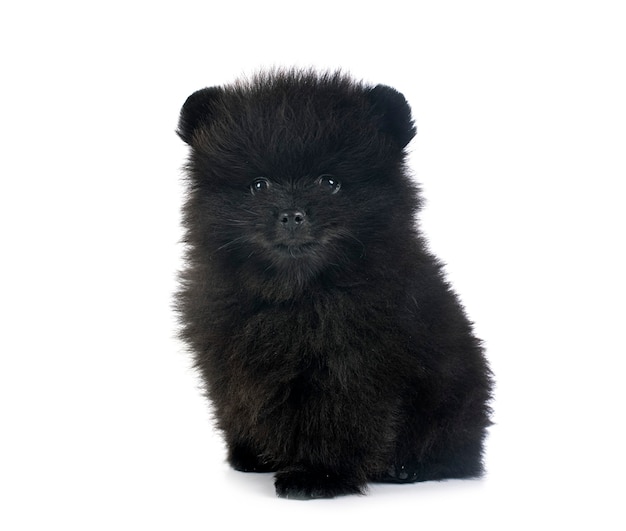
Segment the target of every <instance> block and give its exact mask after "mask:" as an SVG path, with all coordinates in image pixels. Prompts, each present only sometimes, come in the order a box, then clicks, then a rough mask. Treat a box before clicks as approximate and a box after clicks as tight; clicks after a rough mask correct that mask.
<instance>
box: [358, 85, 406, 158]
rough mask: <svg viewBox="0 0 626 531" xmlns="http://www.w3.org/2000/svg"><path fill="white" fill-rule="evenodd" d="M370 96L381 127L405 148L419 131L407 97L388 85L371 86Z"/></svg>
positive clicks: (401, 147)
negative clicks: (414, 122) (412, 116)
mask: <svg viewBox="0 0 626 531" xmlns="http://www.w3.org/2000/svg"><path fill="white" fill-rule="evenodd" d="M368 96H369V98H370V101H371V102H372V107H373V110H374V116H375V117H376V120H377V121H378V124H379V127H380V129H381V130H382V131H383V132H385V133H386V134H388V135H389V136H391V138H393V139H394V140H395V142H396V143H397V144H398V146H399V147H400V149H403V148H404V147H405V146H406V145H407V144H408V143H409V142H410V141H411V139H412V138H413V137H414V136H415V133H416V132H417V129H416V128H415V125H414V124H413V119H412V118H411V107H409V104H408V103H407V101H406V99H405V97H404V96H403V95H402V94H401V93H400V92H398V91H397V90H395V89H393V88H391V87H388V86H386V85H376V86H375V87H373V88H371V89H370V90H369V93H368Z"/></svg>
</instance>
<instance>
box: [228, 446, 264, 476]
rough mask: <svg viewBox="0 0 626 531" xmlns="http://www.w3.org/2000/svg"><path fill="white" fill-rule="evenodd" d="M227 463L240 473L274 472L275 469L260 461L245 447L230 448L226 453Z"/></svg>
mask: <svg viewBox="0 0 626 531" xmlns="http://www.w3.org/2000/svg"><path fill="white" fill-rule="evenodd" d="M228 462H229V463H230V466H232V467H233V468H234V469H235V470H239V471H240V472H275V471H276V467H275V466H274V465H273V464H272V463H270V462H267V461H264V460H262V459H261V458H260V457H259V456H258V455H257V454H256V453H255V452H252V451H251V450H250V449H249V448H247V447H245V446H232V447H231V448H230V450H229V452H228Z"/></svg>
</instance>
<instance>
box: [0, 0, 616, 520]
mask: <svg viewBox="0 0 626 531" xmlns="http://www.w3.org/2000/svg"><path fill="white" fill-rule="evenodd" d="M621 4H622V3H621V2H606V1H601V0H594V1H588V2H581V1H567V2H565V1H563V2H557V1H550V0H544V1H525V2H502V1H493V2H486V1H474V2H467V1H458V2H449V1H438V2H424V3H422V2H399V1H394V0H387V1H385V2H370V1H368V0H360V1H358V2H356V1H355V2H341V1H339V0H335V1H326V0H319V1H317V2H307V3H297V2H293V1H291V2H278V1H270V0H266V1H262V2H236V1H232V2H226V1H222V2H211V1H204V2H187V1H181V0H179V1H177V2H168V3H166V2H159V1H155V2H133V1H130V0H127V1H124V2H116V1H112V2H108V3H93V2H69V1H55V2H43V1H40V2H37V1H35V2H27V1H24V2H19V6H18V2H11V1H8V2H4V3H3V4H2V7H1V8H0V54H1V59H2V60H1V62H0V74H1V76H0V77H1V78H2V80H1V81H0V94H1V97H0V128H1V129H0V135H1V136H0V151H1V155H0V249H1V250H2V257H1V258H0V268H1V275H0V283H1V285H0V289H1V292H0V305H1V307H0V310H1V312H2V313H1V316H0V317H1V321H0V325H1V336H0V354H1V358H0V360H1V361H0V363H1V367H0V408H1V411H0V413H1V417H0V528H2V529H3V530H4V529H6V530H7V531H8V530H11V531H12V530H22V529H37V530H39V529H64V530H74V529H81V530H84V529H89V530H99V529H107V530H109V529H122V530H126V529H128V530H138V529H150V530H159V529H176V530H196V529H198V530H200V529H218V528H227V529H244V526H245V528H246V529H253V528H255V527H263V528H264V527H266V526H270V525H271V526H272V527H273V528H274V529H320V528H326V529H340V528H341V529H344V528H348V529H353V528H354V529H356V528H358V527H364V526H368V525H370V524H371V525H372V526H378V527H381V526H384V528H388V529H395V528H402V529H453V528H457V527H458V526H463V527H464V528H465V529H566V528H568V527H569V526H572V525H574V524H579V525H580V528H581V529H583V528H586V529H602V530H606V529H624V528H625V527H626V518H625V517H624V509H623V505H622V504H623V501H624V500H623V499H624V483H623V477H624V473H625V472H626V467H625V463H624V457H623V456H624V448H625V447H626V438H625V436H624V433H623V431H624V403H625V392H624V387H623V385H624V384H623V381H624V378H623V373H624V356H625V354H626V352H625V343H626V342H625V339H624V336H625V334H626V331H625V329H624V317H625V311H624V300H625V296H626V292H625V291H626V290H625V283H624V269H625V266H626V263H625V260H624V256H623V254H624V234H623V233H624V228H625V225H626V223H625V216H624V192H623V181H624V179H625V177H626V162H625V147H626V133H625V131H626V104H625V100H626V58H625V55H626V36H625V35H626V31H625V29H624V28H625V27H626V17H625V16H624V14H623V12H622V9H624V8H623V6H622V5H621ZM408 6H412V10H411V11H409V10H408ZM293 64H296V65H304V66H308V65H313V66H317V67H331V68H334V67H341V68H344V69H345V70H347V71H350V72H352V73H353V74H354V75H355V76H356V77H358V78H363V79H365V80H367V81H370V82H373V83H386V84H389V85H392V86H394V87H396V88H398V89H399V90H401V91H402V92H403V93H404V94H405V96H406V97H407V98H408V100H409V101H410V103H411V104H412V107H413V112H414V116H415V119H416V122H417V125H418V130H419V132H418V136H417V138H416V139H415V140H414V142H413V143H412V144H411V167H412V170H413V171H414V173H415V176H416V178H417V179H418V180H419V181H420V182H421V183H422V184H423V189H424V195H425V197H426V199H427V203H426V208H425V210H424V213H423V216H422V225H423V228H424V231H425V232H426V234H427V235H428V238H429V240H430V242H431V247H432V249H433V250H434V251H435V252H436V253H437V254H438V255H439V256H440V257H441V258H442V259H443V260H444V261H445V262H446V263H447V264H448V267H447V271H448V273H449V277H450V279H451V281H452V282H453V283H454V285H455V287H456V289H457V291H458V292H459V293H460V294H461V296H462V299H463V301H464V303H465V305H466V307H467V309H468V312H469V314H470V316H471V318H472V319H473V320H474V321H475V322H476V330H477V332H478V334H479V335H480V336H481V337H483V338H484V339H485V342H486V345H487V349H488V356H489V359H490V361H491V364H492V366H493V369H494V372H495V374H496V378H497V382H498V388H497V394H496V400H495V403H494V407H495V411H496V415H495V420H496V425H495V426H494V427H493V428H492V429H491V435H490V438H489V444H488V454H487V464H488V469H489V474H488V476H487V477H486V478H485V479H484V480H481V481H450V482H444V483H428V484H420V485H410V486H373V487H372V488H371V489H370V491H369V495H368V496H367V497H349V498H343V499H337V500H330V501H327V500H324V501H312V502H296V501H290V500H281V499H278V498H275V496H274V491H273V485H272V478H271V476H270V475H256V476H255V475H244V474H240V473H236V472H234V471H231V470H229V469H228V467H227V466H226V464H225V463H224V451H223V447H222V443H221V439H220V437H219V435H218V434H217V433H216V432H215V431H214V430H213V429H212V427H211V421H210V413H209V408H208V406H207V404H206V403H205V401H204V399H203V398H202V396H201V394H200V391H199V382H198V380H197V379H196V377H195V375H194V373H193V371H192V370H191V369H190V366H189V365H190V364H189V359H188V356H187V354H186V353H185V351H184V348H183V346H182V345H180V344H179V343H178V342H177V341H176V340H174V334H175V320H174V316H173V314H172V312H171V310H170V304H171V294H172V291H173V290H174V289H175V272H176V271H177V269H178V268H179V267H180V254H181V247H180V245H179V244H178V240H179V238H180V227H179V207H180V203H181V198H182V184H181V179H180V177H181V166H182V164H183V162H184V159H185V156H186V149H185V146H184V145H183V143H182V142H181V141H180V140H179V139H178V138H177V137H176V135H175V134H174V129H175V127H176V122H177V117H178V111H179V109H180V106H181V105H182V103H183V102H184V100H185V98H186V97H187V96H188V95H189V94H190V93H191V92H193V91H194V90H196V89H199V88H201V87H204V86H207V85H213V84H222V83H227V82H230V81H232V80H233V79H234V78H236V77H237V76H239V75H240V74H242V73H251V72H253V71H254V70H256V69H257V68H259V67H262V66H270V65H293Z"/></svg>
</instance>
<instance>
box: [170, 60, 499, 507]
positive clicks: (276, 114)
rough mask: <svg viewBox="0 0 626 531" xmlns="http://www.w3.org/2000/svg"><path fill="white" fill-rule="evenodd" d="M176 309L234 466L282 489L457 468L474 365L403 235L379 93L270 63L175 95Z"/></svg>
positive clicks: (424, 254) (483, 391) (472, 464)
mask: <svg viewBox="0 0 626 531" xmlns="http://www.w3.org/2000/svg"><path fill="white" fill-rule="evenodd" d="M178 134H179V135H180V137H181V138H182V139H183V140H184V141H185V142H186V143H188V144H189V145H190V146H191V155H190V158H189V163H188V166H187V173H188V198H187V202H186V205H185V207H184V226H185V228H186V243H187V244H188V254H187V266H186V270H185V271H184V272H183V273H182V278H181V289H180V291H179V293H178V299H177V300H178V305H179V309H180V314H181V321H182V324H183V330H182V336H183V338H184V339H185V340H186V341H187V343H188V344H189V345H190V347H191V349H192V350H193V353H194V356H195V362H196V365H197V367H198V369H199V370H200V371H201V373H202V376H203V378H204V380H205V381H206V384H207V391H208V395H209V397H210V399H211V400H212V402H213V405H214V408H215V415H216V418H217V423H218V426H219V427H220V428H221V429H222V430H223V433H224V436H225V438H226V441H227V444H228V448H229V457H228V459H229V462H230V463H231V465H232V466H233V467H234V468H236V469H237V470H243V471H254V472H261V471H274V472H276V491H277V493H278V495H279V496H284V497H288V498H321V497H333V496H336V495H341V494H349V493H360V492H363V489H364V488H365V486H366V483H367V482H370V481H392V482H414V481H425V480H439V479H444V478H466V477H477V476H479V475H480V474H481V473H482V472H483V464H482V449H483V439H484V437H485V429H486V427H487V426H488V425H489V407H488V401H489V398H490V392H491V379H490V372H489V369H488V366H487V363H486V361H485V358H484V356H483V352H482V348H481V345H480V341H479V340H477V339H476V338H475V337H474V335H473V333H472V327H471V324H470V322H469V321H468V319H467V318H466V316H465V313H464V311H463V309H462V307H461V305H460V303H459V301H458V299H457V297H456V296H455V294H454V293H453V292H452V291H451V289H450V287H449V285H448V284H447V283H446V281H445V280H444V278H443V274H442V269H441V265H440V264H439V262H438V261H437V260H436V258H434V257H433V256H432V255H431V254H429V252H428V251H427V250H426V246H425V244H424V241H423V239H422V238H421V237H420V235H419V234H418V233H417V229H416V223H415V215H416V213H417V210H418V207H419V199H418V191H417V189H416V186H415V185H414V184H413V183H412V182H411V180H410V179H409V178H408V177H407V173H406V171H405V168H404V159H405V152H404V149H405V147H406V145H407V144H408V142H409V141H410V140H411V139H412V138H413V136H414V134H415V128H414V125H413V121H412V119H411V111H410V108H409V106H408V104H407V102H406V100H405V99H404V97H403V96H402V94H400V93H398V92H397V91H395V90H394V89H392V88H389V87H386V86H383V85H378V86H375V87H370V86H366V85H364V84H362V83H359V82H355V81H353V80H351V79H350V78H348V77H346V76H345V75H343V74H341V73H315V72H312V71H299V70H287V71H284V70H280V71H273V72H270V73H265V74H260V75H258V76H256V77H255V78H253V79H252V80H250V81H241V82H238V83H236V84H234V85H231V86H224V87H212V88H206V89H203V90H200V91H198V92H196V93H194V94H192V95H191V96H190V97H189V98H188V100H187V102H186V103H185V105H184V107H183V109H182V111H181V116H180V124H179V129H178Z"/></svg>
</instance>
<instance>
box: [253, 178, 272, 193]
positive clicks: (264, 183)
mask: <svg viewBox="0 0 626 531" xmlns="http://www.w3.org/2000/svg"><path fill="white" fill-rule="evenodd" d="M269 187H270V181H269V179H266V178H265V177H259V178H258V179H255V180H254V181H252V184H251V185H250V191H251V192H252V193H253V194H258V193H262V192H265V191H266V190H268V189H269Z"/></svg>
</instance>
